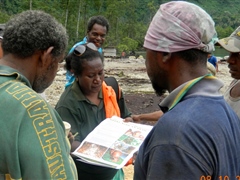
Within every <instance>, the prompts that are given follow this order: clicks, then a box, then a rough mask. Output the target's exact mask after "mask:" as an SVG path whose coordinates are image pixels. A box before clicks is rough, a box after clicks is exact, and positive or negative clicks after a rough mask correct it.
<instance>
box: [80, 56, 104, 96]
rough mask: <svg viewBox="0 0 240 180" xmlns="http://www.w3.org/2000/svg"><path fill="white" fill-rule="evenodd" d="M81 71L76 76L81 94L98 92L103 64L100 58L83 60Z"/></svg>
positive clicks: (102, 74)
mask: <svg viewBox="0 0 240 180" xmlns="http://www.w3.org/2000/svg"><path fill="white" fill-rule="evenodd" d="M83 69H84V70H83V72H82V74H81V75H80V76H78V77H77V79H78V83H79V85H80V87H81V90H82V92H83V94H85V95H87V94H92V93H98V92H99V91H100V90H101V88H102V82H103V79H104V66H103V63H102V60H101V59H100V58H96V59H94V60H92V61H84V63H83Z"/></svg>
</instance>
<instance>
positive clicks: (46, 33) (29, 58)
mask: <svg viewBox="0 0 240 180" xmlns="http://www.w3.org/2000/svg"><path fill="white" fill-rule="evenodd" d="M67 42H68V36H67V34H66V29H65V28H64V27H63V26H62V25H61V24H60V23H59V22H57V21H56V19H55V18H53V17H52V16H51V15H49V14H47V13H45V12H43V11H37V10H35V11H31V10H29V11H25V12H22V13H20V14H17V15H16V16H15V17H13V18H12V19H10V20H9V21H8V22H7V23H6V26H5V30H4V34H3V39H2V49H3V57H2V58H1V59H0V95H1V101H0V114H1V116H0V144H1V148H0V154H1V155H0V179H77V172H76V167H75V165H74V162H73V160H72V158H71V156H70V144H69V141H68V139H67V135H66V134H65V129H64V125H63V122H62V119H61V118H60V116H59V115H58V113H57V112H56V111H55V110H54V109H53V108H52V107H51V105H49V104H48V103H47V102H46V101H45V100H44V99H43V98H42V97H41V96H40V95H39V94H38V93H41V92H43V91H44V90H45V89H46V88H47V87H49V86H50V84H51V83H52V81H53V80H54V78H55V75H56V72H57V68H58V63H59V62H61V61H62V60H63V58H64V56H65V51H66V48H67Z"/></svg>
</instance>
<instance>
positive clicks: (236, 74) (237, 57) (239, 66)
mask: <svg viewBox="0 0 240 180" xmlns="http://www.w3.org/2000/svg"><path fill="white" fill-rule="evenodd" d="M227 62H228V63H229V65H228V68H229V72H230V74H231V76H232V77H233V78H234V79H240V53H230V55H229V58H228V60H227Z"/></svg>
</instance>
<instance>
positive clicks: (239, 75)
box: [218, 26, 240, 118]
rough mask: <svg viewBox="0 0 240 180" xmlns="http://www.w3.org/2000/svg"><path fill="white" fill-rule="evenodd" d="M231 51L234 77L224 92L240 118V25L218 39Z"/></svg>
mask: <svg viewBox="0 0 240 180" xmlns="http://www.w3.org/2000/svg"><path fill="white" fill-rule="evenodd" d="M218 44H220V45H221V46H222V47H223V48H224V49H226V50H227V51H228V52H229V58H228V59H227V62H228V64H229V65H228V68H229V72H230V74H231V76H232V78H234V80H233V81H232V82H231V84H230V86H229V88H228V89H227V90H226V92H225V93H224V98H225V99H226V101H227V102H228V103H229V104H230V106H231V107H232V108H233V110H234V111H235V112H236V113H237V115H238V117H239V118H240V26H239V27H238V28H237V29H236V30H235V31H234V32H233V33H232V34H231V35H230V36H229V37H227V38H223V39H220V40H219V41H218Z"/></svg>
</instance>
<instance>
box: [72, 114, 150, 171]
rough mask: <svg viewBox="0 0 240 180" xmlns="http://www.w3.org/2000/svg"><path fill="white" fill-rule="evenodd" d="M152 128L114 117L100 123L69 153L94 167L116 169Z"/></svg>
mask: <svg viewBox="0 0 240 180" xmlns="http://www.w3.org/2000/svg"><path fill="white" fill-rule="evenodd" d="M151 129H152V126H150V125H144V124H137V123H132V122H124V119H122V118H119V117H117V116H113V117H111V118H107V119H105V120H104V121H102V122H101V123H100V124H99V125H98V126H97V127H96V128H95V129H94V130H93V131H92V132H91V133H90V134H89V135H88V136H87V137H86V138H85V139H84V140H83V142H82V143H81V144H80V146H79V147H78V148H77V149H76V150H75V151H74V152H73V153H72V154H73V155H75V156H77V157H79V161H83V162H86V163H90V164H95V165H98V166H105V167H110V168H114V169H120V168H122V167H123V166H124V165H126V164H127V163H128V161H129V160H130V159H131V158H132V157H133V154H134V153H135V152H137V151H138V149H139V147H140V146H141V144H142V142H143V140H144V139H145V137H146V136H147V134H148V133H149V132H150V131H151Z"/></svg>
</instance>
